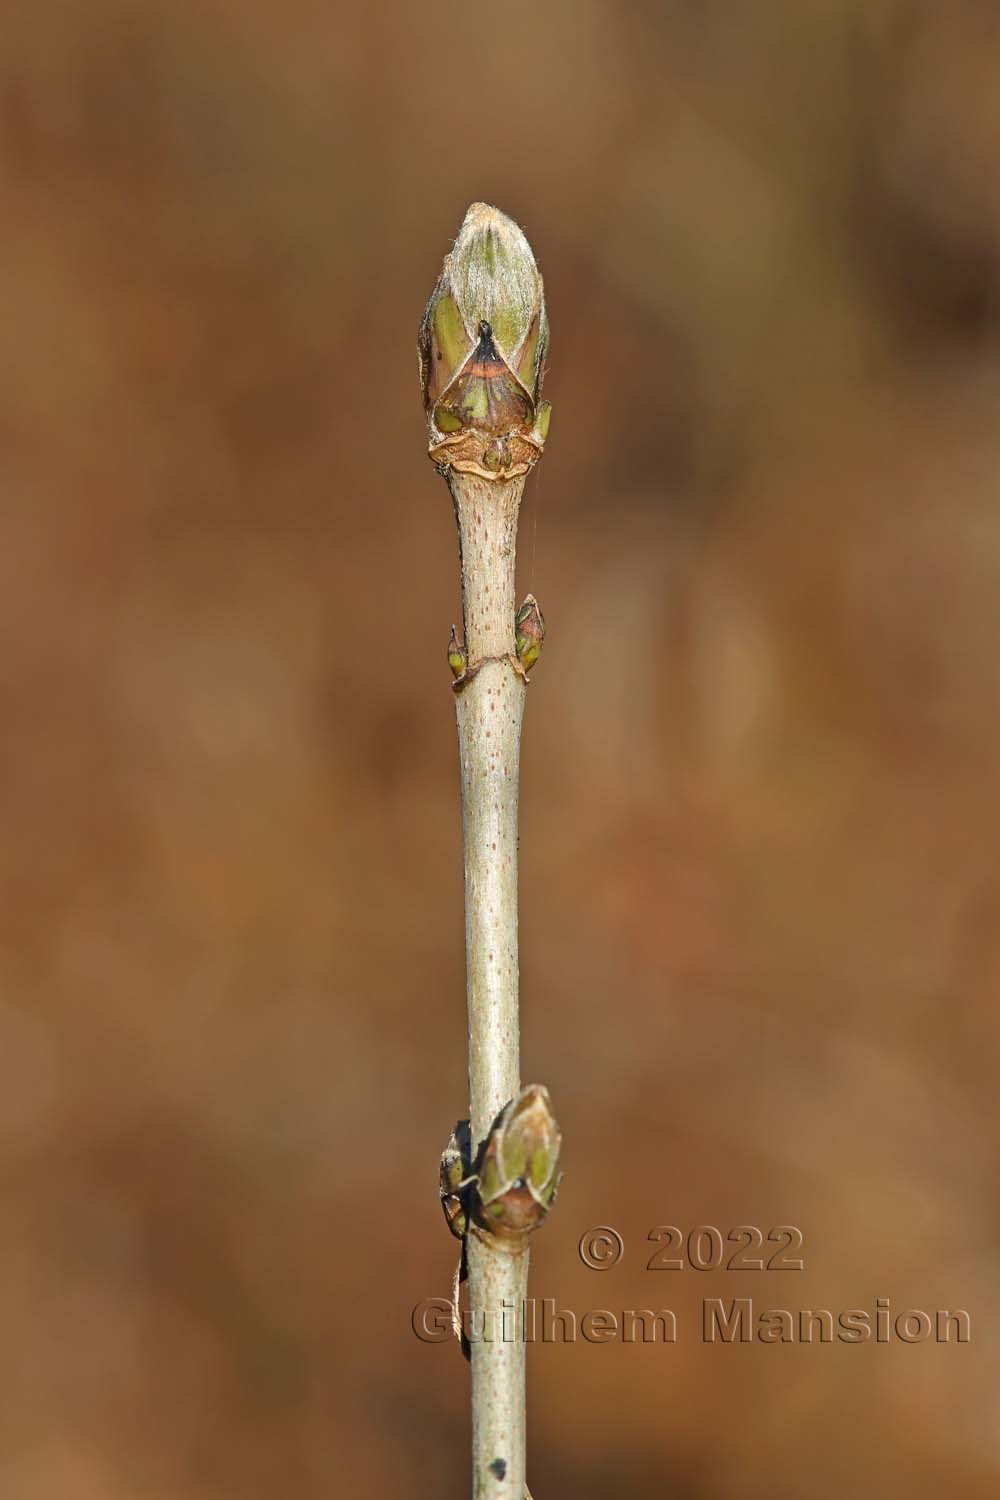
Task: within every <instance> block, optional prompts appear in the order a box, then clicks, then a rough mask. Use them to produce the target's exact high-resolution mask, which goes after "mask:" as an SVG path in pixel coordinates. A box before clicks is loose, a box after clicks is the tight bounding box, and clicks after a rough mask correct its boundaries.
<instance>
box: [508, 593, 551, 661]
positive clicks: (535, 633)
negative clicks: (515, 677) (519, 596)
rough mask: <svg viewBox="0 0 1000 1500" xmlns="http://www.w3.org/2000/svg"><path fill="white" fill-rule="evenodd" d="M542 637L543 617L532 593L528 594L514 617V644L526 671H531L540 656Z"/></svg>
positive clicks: (543, 633)
mask: <svg viewBox="0 0 1000 1500" xmlns="http://www.w3.org/2000/svg"><path fill="white" fill-rule="evenodd" d="M544 639H545V619H544V617H543V615H542V612H541V610H540V609H539V607H538V600H537V599H536V598H535V596H534V594H528V595H527V596H526V597H525V600H524V603H523V604H522V605H521V608H520V609H519V610H518V612H517V614H516V615H515V617H514V645H515V648H516V650H517V656H518V660H519V661H520V663H521V665H522V667H523V668H524V670H525V671H526V672H530V671H531V669H532V667H533V666H534V665H535V662H536V661H537V660H538V658H539V657H540V656H541V654H542V642H543V641H544Z"/></svg>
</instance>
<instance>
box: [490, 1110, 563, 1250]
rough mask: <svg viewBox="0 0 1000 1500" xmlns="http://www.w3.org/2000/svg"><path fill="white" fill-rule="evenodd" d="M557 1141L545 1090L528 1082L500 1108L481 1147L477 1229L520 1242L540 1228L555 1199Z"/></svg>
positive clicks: (558, 1141) (554, 1121)
mask: <svg viewBox="0 0 1000 1500" xmlns="http://www.w3.org/2000/svg"><path fill="white" fill-rule="evenodd" d="M561 1145H562V1135H561V1132H560V1130H559V1126H558V1124H557V1123H556V1119H555V1116H554V1115H553V1113H552V1104H551V1101H550V1099H549V1091H548V1089H546V1088H545V1087H543V1085H542V1084H540V1083H534V1084H530V1085H529V1086H528V1087H527V1088H525V1089H522V1090H521V1092H520V1093H519V1094H517V1095H516V1096H515V1097H514V1098H513V1099H512V1100H511V1101H510V1103H509V1104H508V1105H507V1106H506V1107H505V1108H504V1109H503V1110H502V1111H501V1113H500V1115H499V1116H498V1118H497V1121H496V1124H495V1125H494V1126H493V1129H492V1130H491V1131H490V1133H489V1135H488V1136H487V1138H486V1142H485V1144H484V1146H483V1151H482V1157H481V1165H480V1169H479V1187H478V1193H477V1195H476V1220H477V1223H478V1224H479V1226H480V1228H481V1229H483V1230H486V1231H487V1232H488V1233H490V1234H494V1235H498V1236H500V1237H501V1238H503V1239H509V1240H520V1239H523V1238H524V1236H526V1235H528V1234H530V1233H531V1232H532V1230H535V1229H537V1228H538V1227H539V1225H540V1224H541V1223H542V1222H543V1221H544V1219H545V1216H546V1214H547V1213H548V1211H549V1209H550V1208H551V1207H552V1204H553V1203H554V1202H555V1197H556V1192H557V1190H558V1187H559V1182H560V1173H559V1151H560V1147H561Z"/></svg>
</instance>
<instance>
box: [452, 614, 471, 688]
mask: <svg viewBox="0 0 1000 1500" xmlns="http://www.w3.org/2000/svg"><path fill="white" fill-rule="evenodd" d="M448 665H449V667H450V668H451V670H452V675H453V676H454V678H455V679H456V681H457V680H458V678H459V677H462V676H464V674H465V668H466V666H467V665H468V658H467V657H466V654H465V647H464V646H463V645H462V642H461V641H460V640H459V638H458V630H457V629H456V627H455V626H454V625H453V626H452V627H451V639H450V640H449V641H448Z"/></svg>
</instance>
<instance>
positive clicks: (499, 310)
mask: <svg viewBox="0 0 1000 1500" xmlns="http://www.w3.org/2000/svg"><path fill="white" fill-rule="evenodd" d="M547 346H548V319H547V316H546V312H545V295H544V289H543V285H542V277H541V274H540V272H539V270H538V266H537V265H536V263H535V257H534V255H533V254H532V252H531V246H530V245H529V244H528V241H527V240H526V239H525V237H524V234H523V233H522V231H521V230H520V229H519V228H518V226H517V225H516V224H515V223H514V221H513V219H509V218H508V217H507V215H506V214H503V213H501V212H500V210H499V209H496V208H491V207H490V206H489V204H487V203H474V204H473V205H472V207H471V208H470V209H469V211H468V213H467V214H466V216H465V220H464V222H463V224H462V227H461V229H460V230H459V233H458V238H457V239H456V241H455V244H454V246H453V248H452V251H451V253H450V255H448V256H446V257H445V262H444V266H443V268H442V271H441V275H440V277H439V279H438V283H437V286H436V287H435V288H434V291H433V293H432V295H431V299H430V301H429V302H428V304H427V310H426V312H425V313H424V320H423V323H422V325H421V329H420V338H419V341H418V350H419V354H420V381H421V387H422V390H423V396H424V406H425V409H426V412H427V425H428V429H429V433H430V439H431V447H430V452H431V457H432V458H433V459H434V461H435V462H436V463H438V464H439V465H440V466H441V467H442V468H454V469H458V470H460V471H464V472H469V473H476V474H481V475H482V476H483V477H485V478H487V479H500V478H507V477H510V476H512V475H514V474H525V473H527V472H528V470H529V469H530V468H531V466H532V464H533V463H535V462H536V461H537V459H538V457H539V455H540V453H541V451H542V447H543V445H544V442H545V430H544V429H545V426H546V425H547V418H546V419H545V421H544V422H543V421H542V420H541V419H540V412H539V406H538V396H539V392H540V390H541V385H542V376H543V373H544V368H545V353H546V349H547Z"/></svg>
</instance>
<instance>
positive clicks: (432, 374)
mask: <svg viewBox="0 0 1000 1500" xmlns="http://www.w3.org/2000/svg"><path fill="white" fill-rule="evenodd" d="M547 336H548V330H547V322H546V317H545V307H544V298H543V291H542V280H541V276H540V275H539V272H538V268H537V266H536V265H535V260H534V256H533V255H532V253H531V249H530V247H529V245H528V242H527V240H526V239H525V238H524V235H523V234H522V233H521V231H520V230H519V229H518V227H517V226H516V225H515V224H514V223H512V221H511V220H510V219H508V218H506V216H505V215H503V214H501V213H499V212H498V211H497V210H496V209H493V208H490V207H488V206H487V205H486V204H481V203H479V204H473V206H472V207H471V208H470V209H469V212H468V214H467V215H466V218H465V221H464V223H463V225H462V228H461V231H460V233H459V236H458V239H457V240H456V242H455V246H454V249H453V251H452V253H451V254H450V255H449V256H448V258H447V259H446V261H445V265H444V269H443V271H442V274H441V278H440V280H439V282H438V284H437V287H436V288H435V291H434V294H433V296H432V297H431V300H430V302H429V303H428V307H427V312H426V314H425V316H424V323H423V327H422V330H421V338H420V356H421V376H422V384H423V390H424V400H425V405H426V409H427V417H428V428H429V432H430V438H431V447H430V452H431V457H432V458H433V460H434V461H435V463H436V464H437V466H438V468H439V469H440V470H441V472H442V473H443V474H444V475H445V477H446V478H447V481H448V485H449V488H450V490H451V494H452V499H453V502H454V506H455V516H456V520H457V522H458V534H459V548H460V554H461V566H462V620H463V635H462V639H461V640H459V638H458V635H457V632H455V631H454V630H453V632H452V639H451V642H450V643H449V647H448V660H449V663H450V664H451V667H452V670H453V672H454V673H455V675H456V680H455V684H454V686H455V690H456V707H457V714H458V740H459V754H460V761H461V789H462V832H463V845H464V855H465V948H466V968H467V990H468V1020H469V1103H470V1127H471V1143H470V1147H469V1159H468V1160H466V1161H465V1162H464V1163H463V1162H461V1161H459V1159H458V1157H457V1156H456V1155H455V1148H454V1143H453V1146H452V1155H451V1157H450V1158H449V1159H450V1161H451V1162H452V1163H453V1165H454V1178H453V1179H452V1178H450V1177H448V1176H445V1177H444V1179H443V1180H444V1182H445V1188H444V1189H443V1192H444V1193H445V1194H446V1195H447V1187H448V1183H449V1182H452V1181H453V1183H454V1185H455V1187H456V1189H457V1187H458V1183H459V1179H463V1180H462V1184H461V1186H462V1190H463V1191H467V1192H468V1196H467V1198H466V1199H465V1200H464V1202H463V1206H462V1207H461V1209H460V1208H459V1206H458V1198H457V1197H456V1195H455V1193H452V1194H450V1199H451V1204H452V1206H451V1208H450V1210H449V1213H448V1217H449V1222H450V1223H451V1224H452V1227H453V1228H456V1230H459V1229H460V1228H464V1227H465V1226H466V1225H468V1227H469V1230H470V1232H469V1234H468V1236H467V1240H466V1250H467V1264H468V1286H469V1307H470V1328H469V1339H470V1345H471V1363H472V1457H473V1486H472V1493H473V1496H474V1500H511V1497H514V1500H519V1497H520V1496H521V1495H522V1493H523V1492H525V1491H526V1486H525V1406H524V1342H523V1339H522V1337H521V1332H522V1330H521V1326H520V1324H521V1317H522V1310H523V1303H524V1298H525V1296H526V1294H527V1276H528V1248H527V1235H528V1233H529V1232H530V1230H532V1229H534V1228H535V1227H537V1225H538V1224H539V1223H540V1222H541V1220H542V1218H543V1217H544V1214H545V1212H546V1210H547V1208H548V1207H549V1205H550V1203H551V1201H552V1199H553V1197H554V1192H555V1187H556V1180H557V1179H556V1162H557V1158H558V1151H559V1137H558V1129H557V1127H556V1126H555V1122H554V1120H553V1119H552V1116H551V1111H550V1110H549V1105H548V1095H547V1093H546V1091H545V1090H544V1089H541V1088H533V1089H529V1090H525V1091H524V1093H523V1094H522V1093H520V1092H519V1090H520V1076H519V1023H518V951H517V804H518V767H519V759H520V742H521V719H522V715H523V712H524V695H525V686H526V682H527V677H526V673H525V666H524V664H523V663H525V662H527V663H528V664H529V665H530V664H531V663H532V662H533V661H534V660H535V658H536V657H537V655H538V649H539V648H540V645H541V636H542V634H543V633H544V624H543V623H542V621H541V614H540V612H539V611H538V609H537V605H535V601H534V600H533V599H530V597H529V600H526V601H525V605H524V606H523V607H522V610H521V611H518V610H517V604H516V595H515V577H514V572H515V546H516V539H517V520H518V510H519V507H520V502H521V494H522V491H523V488H524V481H525V476H526V474H527V473H528V472H529V470H530V469H531V467H532V465H533V464H534V463H535V462H536V460H537V459H538V457H539V455H540V454H541V451H542V447H543V445H544V441H545V436H546V432H547V427H548V408H547V406H545V405H544V404H540V403H539V401H538V394H539V390H540V386H541V376H542V369H543V364H544V357H545V349H546V343H547ZM536 616H537V620H536ZM515 620H516V621H517V626H516V630H517V634H516V636H515ZM525 622H526V623H525ZM505 1106H509V1108H506V1109H505ZM502 1110H503V1111H504V1115H503V1117H502V1119H500V1120H498V1116H499V1115H500V1112H501V1111H502ZM473 1168H478V1172H473ZM469 1174H471V1175H469ZM512 1334H513V1335H515V1336H511V1335H512Z"/></svg>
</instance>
